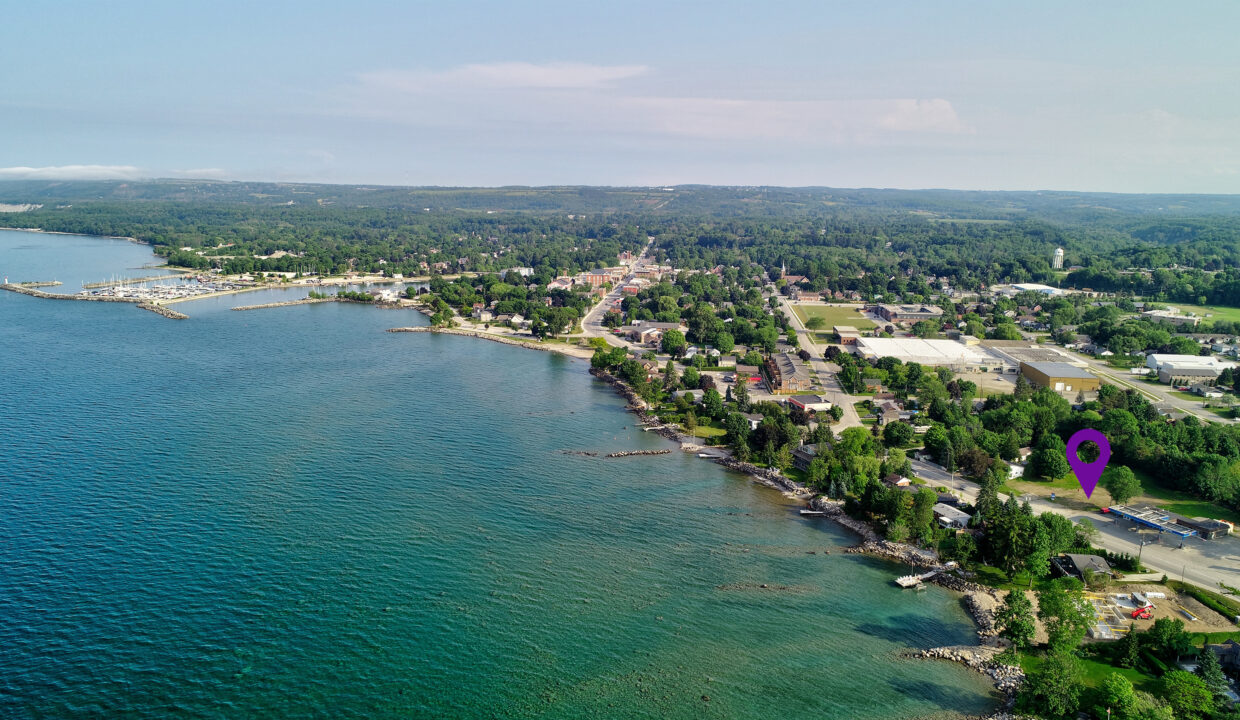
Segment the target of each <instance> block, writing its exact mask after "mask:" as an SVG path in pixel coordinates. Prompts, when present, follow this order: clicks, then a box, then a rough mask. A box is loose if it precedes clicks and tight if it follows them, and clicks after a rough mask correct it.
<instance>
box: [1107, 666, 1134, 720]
mask: <svg viewBox="0 0 1240 720" xmlns="http://www.w3.org/2000/svg"><path fill="white" fill-rule="evenodd" d="M1098 699H1099V700H1100V701H1101V703H1102V709H1103V713H1105V712H1106V711H1107V710H1109V711H1110V712H1111V717H1113V718H1116V720H1124V719H1126V718H1132V717H1135V715H1136V713H1137V694H1136V692H1135V691H1133V689H1132V683H1131V682H1130V681H1129V680H1128V678H1126V677H1124V676H1123V675H1120V674H1119V673H1111V674H1110V675H1108V676H1107V677H1106V679H1105V680H1103V681H1102V687H1100V688H1098ZM1103 713H1098V716H1099V717H1103V716H1104V715H1103Z"/></svg>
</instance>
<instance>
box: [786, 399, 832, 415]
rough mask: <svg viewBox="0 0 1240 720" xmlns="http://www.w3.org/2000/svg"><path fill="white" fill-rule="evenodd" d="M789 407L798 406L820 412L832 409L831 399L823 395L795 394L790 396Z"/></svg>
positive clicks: (807, 410)
mask: <svg viewBox="0 0 1240 720" xmlns="http://www.w3.org/2000/svg"><path fill="white" fill-rule="evenodd" d="M788 406H789V407H798V408H801V409H802V410H804V411H805V412H820V411H823V410H830V409H831V401H830V400H828V399H826V398H825V397H822V396H821V395H793V396H792V397H790V398H788Z"/></svg>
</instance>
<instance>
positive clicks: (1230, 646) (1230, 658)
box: [1206, 639, 1240, 670]
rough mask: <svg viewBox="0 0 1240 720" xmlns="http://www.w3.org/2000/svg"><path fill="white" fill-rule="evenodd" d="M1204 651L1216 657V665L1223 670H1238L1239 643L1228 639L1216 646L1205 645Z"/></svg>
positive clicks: (1239, 659) (1239, 666) (1239, 665)
mask: <svg viewBox="0 0 1240 720" xmlns="http://www.w3.org/2000/svg"><path fill="white" fill-rule="evenodd" d="M1206 649H1207V650H1209V651H1210V652H1212V653H1214V654H1215V655H1217V656H1218V664H1219V665H1222V666H1223V669H1224V670H1240V642H1236V641H1235V640H1231V639H1228V640H1227V641H1225V642H1222V643H1219V644H1218V645H1206Z"/></svg>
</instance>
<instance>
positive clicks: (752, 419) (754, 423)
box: [744, 413, 766, 430]
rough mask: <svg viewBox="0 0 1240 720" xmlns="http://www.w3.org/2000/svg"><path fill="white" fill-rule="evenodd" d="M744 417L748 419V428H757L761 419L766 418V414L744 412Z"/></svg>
mask: <svg viewBox="0 0 1240 720" xmlns="http://www.w3.org/2000/svg"><path fill="white" fill-rule="evenodd" d="M744 417H745V419H746V420H748V421H749V429H750V430H757V429H758V426H759V425H761V424H762V421H763V420H765V419H766V416H765V415H762V414H761V413H745V414H744Z"/></svg>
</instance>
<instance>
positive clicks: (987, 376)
mask: <svg viewBox="0 0 1240 720" xmlns="http://www.w3.org/2000/svg"><path fill="white" fill-rule="evenodd" d="M956 377H958V378H960V379H961V380H968V381H969V382H971V383H974V384H976V385H977V388H978V391H979V392H978V396H979V397H985V396H986V395H988V394H989V395H1011V394H1012V391H1013V390H1015V389H1016V376H1015V375H1000V374H999V373H994V372H988V373H983V372H963V373H959V374H957V376H956Z"/></svg>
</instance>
